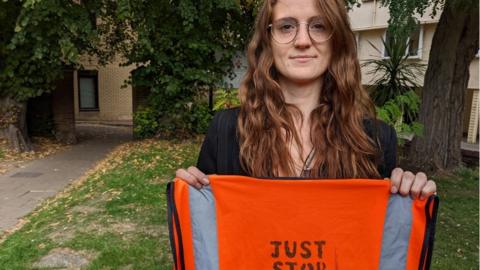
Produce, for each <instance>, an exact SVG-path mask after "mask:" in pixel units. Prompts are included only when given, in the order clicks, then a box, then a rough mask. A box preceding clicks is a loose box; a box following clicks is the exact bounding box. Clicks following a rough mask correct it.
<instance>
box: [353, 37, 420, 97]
mask: <svg viewBox="0 0 480 270" xmlns="http://www.w3.org/2000/svg"><path fill="white" fill-rule="evenodd" d="M382 43H383V46H384V48H385V51H386V53H387V54H388V55H389V57H382V58H379V59H369V60H366V61H365V62H364V63H362V67H367V68H370V69H369V71H368V72H367V74H369V75H373V78H374V79H373V80H372V82H371V84H372V85H373V87H371V89H369V90H370V91H371V97H372V99H373V101H374V102H375V104H376V105H377V106H382V105H383V104H385V102H387V101H388V100H391V99H393V98H395V97H396V96H398V95H402V94H404V93H406V92H408V91H411V90H415V89H416V88H419V87H420V85H419V84H418V82H417V81H416V78H417V77H423V75H424V71H425V65H424V64H421V63H418V62H414V61H412V60H410V59H408V57H409V56H408V53H406V52H407V48H408V41H407V40H406V39H400V38H397V39H390V40H389V41H388V42H387V41H385V40H382ZM370 44H371V46H372V47H373V48H374V49H375V50H376V51H377V52H378V53H379V54H380V55H382V51H381V49H379V48H377V47H376V46H375V45H374V44H372V43H370Z"/></svg>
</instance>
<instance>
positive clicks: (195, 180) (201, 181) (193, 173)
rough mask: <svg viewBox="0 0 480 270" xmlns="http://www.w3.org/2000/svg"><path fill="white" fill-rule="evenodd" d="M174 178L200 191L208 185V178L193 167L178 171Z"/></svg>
mask: <svg viewBox="0 0 480 270" xmlns="http://www.w3.org/2000/svg"><path fill="white" fill-rule="evenodd" d="M175 177H177V178H180V179H182V180H183V181H185V182H187V183H188V184H189V185H191V186H193V187H194V188H197V189H201V188H202V187H203V186H206V185H208V184H210V182H209V181H208V176H207V175H206V174H204V173H203V172H201V171H200V170H199V169H198V168H197V167H194V166H190V167H188V169H186V170H185V169H178V170H177V172H176V174H175Z"/></svg>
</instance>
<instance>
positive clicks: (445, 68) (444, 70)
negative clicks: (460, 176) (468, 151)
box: [410, 0, 479, 170]
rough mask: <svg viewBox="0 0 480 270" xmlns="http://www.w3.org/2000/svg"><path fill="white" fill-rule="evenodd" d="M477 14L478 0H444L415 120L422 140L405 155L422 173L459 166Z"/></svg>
mask: <svg viewBox="0 0 480 270" xmlns="http://www.w3.org/2000/svg"><path fill="white" fill-rule="evenodd" d="M478 12H479V7H478V1H477V0H465V1H452V0H447V1H446V3H445V6H444V9H443V13H442V15H441V17H440V21H439V23H438V25H437V29H436V31H435V34H434V36H433V41H432V48H431V51H430V58H429V61H428V68H427V72H426V74H425V81H424V85H423V91H422V104H421V107H420V118H419V120H420V122H422V123H423V124H424V127H425V129H424V136H423V137H421V138H416V139H415V140H414V142H413V144H412V147H411V153H410V159H411V160H412V163H413V164H417V165H418V166H421V167H423V168H427V169H431V170H434V169H451V168H454V167H456V166H458V165H460V164H461V161H462V154H461V148H460V143H461V140H462V135H463V134H462V133H463V111H464V107H465V106H464V105H465V100H464V94H465V91H466V89H467V84H468V80H469V77H470V75H469V67H470V63H471V62H472V60H473V58H474V57H475V54H476V52H477V51H478V35H479V30H478V23H479V18H478V16H479V15H478Z"/></svg>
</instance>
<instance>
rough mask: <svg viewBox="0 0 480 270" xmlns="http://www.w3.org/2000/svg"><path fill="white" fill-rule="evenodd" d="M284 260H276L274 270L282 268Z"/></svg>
mask: <svg viewBox="0 0 480 270" xmlns="http://www.w3.org/2000/svg"><path fill="white" fill-rule="evenodd" d="M282 265H283V263H282V262H274V263H273V270H282Z"/></svg>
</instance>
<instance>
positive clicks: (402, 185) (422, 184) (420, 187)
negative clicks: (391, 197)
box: [390, 168, 437, 200]
mask: <svg viewBox="0 0 480 270" xmlns="http://www.w3.org/2000/svg"><path fill="white" fill-rule="evenodd" d="M390 180H391V181H392V182H391V183H392V186H391V192H392V193H397V192H398V193H400V194H401V195H403V196H407V195H410V196H411V197H412V199H418V198H420V199H421V200H423V199H425V198H427V197H428V196H430V195H432V194H434V193H435V192H436V191H437V186H436V184H435V182H434V181H432V180H428V179H427V175H426V174H425V173H423V172H419V173H417V174H413V173H412V172H409V171H403V170H402V169H401V168H395V169H393V171H392V175H391V177H390Z"/></svg>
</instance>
